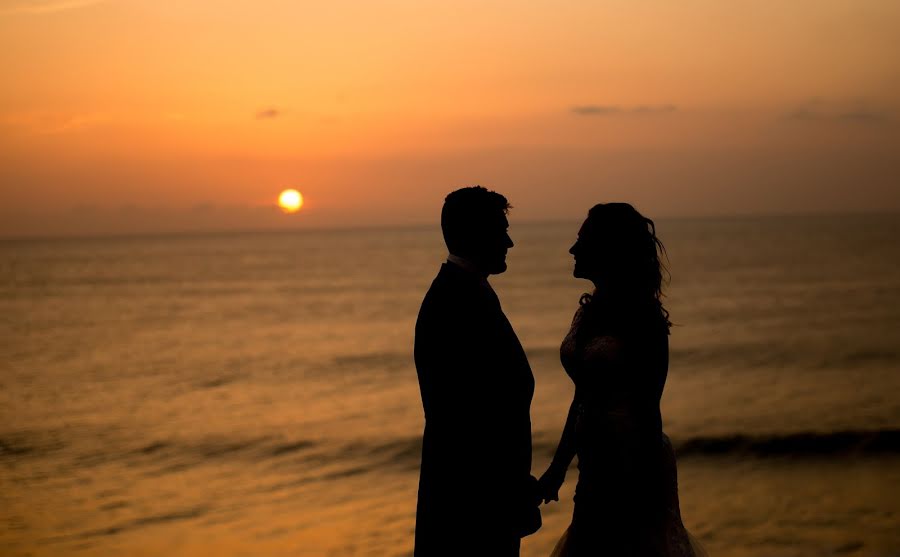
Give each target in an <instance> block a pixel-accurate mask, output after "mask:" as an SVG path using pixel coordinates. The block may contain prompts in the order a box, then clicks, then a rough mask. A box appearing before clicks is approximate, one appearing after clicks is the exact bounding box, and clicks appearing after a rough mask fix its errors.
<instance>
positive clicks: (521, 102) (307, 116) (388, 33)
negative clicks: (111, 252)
mask: <svg viewBox="0 0 900 557" xmlns="http://www.w3.org/2000/svg"><path fill="white" fill-rule="evenodd" d="M898 29H900V2H898V1H897V0H839V1H835V0H814V1H813V0H810V1H807V0H791V1H788V2H781V1H774V0H771V1H770V0H753V1H744V0H734V1H731V0H729V1H722V0H685V1H680V2H674V1H648V0H627V1H626V0H607V1H602V0H597V1H587V0H578V1H565V0H554V1H549V0H529V1H521V0H519V1H497V0H479V1H470V0H455V1H452V2H430V1H423V0H389V1H375V0H371V1H364V0H357V1H349V0H331V1H328V2H311V1H310V2H307V1H296V0H291V1H289V0H283V1H275V0H254V1H252V2H251V1H235V0H226V1H221V2H210V1H207V0H203V1H200V0H179V1H177V2H160V1H158V0H105V1H104V0H34V1H26V0H2V2H0V83H2V84H3V85H2V87H0V195H2V202H0V236H29V235H56V234H63V235H72V234H107V233H132V232H167V231H179V230H221V229H243V228H251V229H254V228H279V227H306V226H309V227H317V228H318V227H339V226H368V225H382V224H413V223H429V222H437V218H438V214H439V210H440V204H441V201H442V199H443V196H444V195H445V194H446V193H447V192H448V191H450V190H452V189H455V188H457V187H460V186H463V185H470V184H482V185H485V186H487V187H490V188H491V189H496V190H498V191H500V192H502V193H504V194H506V195H507V196H508V197H509V199H510V201H511V202H512V204H513V205H514V207H515V209H514V212H513V213H512V214H511V221H513V222H514V221H515V220H516V219H522V220H543V219H561V218H578V217H579V216H581V215H583V214H584V213H585V212H586V211H587V209H588V207H589V206H590V205H592V204H594V203H596V202H599V201H608V200H626V201H631V202H633V203H635V204H636V205H637V206H638V208H640V209H642V210H643V211H644V212H646V213H648V214H650V215H651V216H658V217H664V216H691V215H700V216H703V215H732V214H772V213H777V214H783V213H794V212H799V213H808V212H835V211H854V212H856V211H872V210H891V211H897V210H900V32H898ZM286 188H295V189H297V190H299V191H300V192H302V194H303V198H304V206H303V209H302V210H301V211H298V212H297V213H294V214H284V213H282V212H281V211H279V210H278V208H277V207H276V200H277V197H278V194H279V192H280V191H281V190H283V189H286Z"/></svg>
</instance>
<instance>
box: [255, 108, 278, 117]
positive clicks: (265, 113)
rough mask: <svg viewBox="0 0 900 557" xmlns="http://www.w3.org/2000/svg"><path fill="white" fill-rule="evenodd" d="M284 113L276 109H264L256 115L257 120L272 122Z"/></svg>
mask: <svg viewBox="0 0 900 557" xmlns="http://www.w3.org/2000/svg"><path fill="white" fill-rule="evenodd" d="M281 114H282V111H281V110H278V109H277V108H275V107H269V108H264V109H262V110H260V111H258V112H257V113H256V119H257V120H271V119H274V118H278V117H279V116H281Z"/></svg>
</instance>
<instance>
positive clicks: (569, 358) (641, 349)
mask: <svg viewBox="0 0 900 557" xmlns="http://www.w3.org/2000/svg"><path fill="white" fill-rule="evenodd" d="M592 311H594V312H596V313H597V314H602V312H600V311H599V310H597V309H596V308H594V309H593V310H592V308H591V307H590V304H585V305H582V306H581V307H580V308H579V309H578V311H577V312H576V313H575V317H574V319H573V322H572V327H571V328H570V330H569V333H568V334H567V335H566V337H565V339H564V340H563V343H562V346H561V349H560V357H561V360H562V363H563V367H564V368H565V370H566V372H567V373H568V374H569V376H570V377H571V378H572V380H573V381H574V383H575V388H576V394H575V402H574V405H573V409H574V411H575V412H576V422H575V447H576V454H577V456H578V471H579V477H578V484H577V487H576V492H575V510H574V513H573V519H572V523H571V525H570V526H569V528H568V529H567V530H566V532H565V534H563V536H562V538H561V539H560V540H559V542H558V543H557V545H556V547H555V549H554V550H553V553H552V557H705V556H706V555H707V554H706V552H705V551H704V550H703V549H702V547H701V546H700V544H699V543H698V542H697V540H696V539H694V538H693V537H692V536H691V535H690V534H689V533H688V531H687V530H686V529H685V527H684V524H683V523H682V520H681V511H680V508H679V502H678V479H677V471H676V465H675V453H674V451H673V449H672V444H671V443H670V442H669V438H668V437H667V436H666V435H665V434H664V433H663V432H662V420H661V417H660V414H659V400H660V397H661V395H662V389H663V386H664V385H665V376H666V370H667V368H668V336H667V334H666V332H665V330H663V329H657V330H655V331H653V330H650V329H647V328H646V327H635V326H629V325H625V326H622V324H621V320H619V319H615V320H611V319H609V317H608V316H603V315H599V316H598V315H596V314H595V313H591V318H590V319H586V318H585V316H586V313H588V312H592ZM586 321H589V322H590V323H589V325H587V326H586V325H585V322H586Z"/></svg>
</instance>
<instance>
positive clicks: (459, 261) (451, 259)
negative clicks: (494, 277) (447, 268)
mask: <svg viewBox="0 0 900 557" xmlns="http://www.w3.org/2000/svg"><path fill="white" fill-rule="evenodd" d="M447 262H448V263H452V264H454V265H456V266H457V267H459V268H460V269H462V270H463V271H465V272H467V273H470V274H472V275H475V276H477V277H478V278H479V279H480V280H481V281H483V282H485V283H486V282H487V273H485V272H484V271H482V270H481V269H479V268H478V266H477V265H475V264H474V263H472V261H470V260H469V259H466V258H465V257H460V256H458V255H454V254H452V253H451V254H450V255H448V256H447Z"/></svg>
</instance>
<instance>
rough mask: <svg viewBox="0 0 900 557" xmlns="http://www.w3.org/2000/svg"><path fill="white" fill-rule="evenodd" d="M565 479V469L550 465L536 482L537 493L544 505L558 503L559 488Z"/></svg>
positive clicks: (553, 464)
mask: <svg viewBox="0 0 900 557" xmlns="http://www.w3.org/2000/svg"><path fill="white" fill-rule="evenodd" d="M565 479H566V468H565V467H563V466H559V465H557V464H555V463H551V464H550V467H549V468H547V471H546V472H544V474H543V475H542V476H541V479H539V480H538V493H539V494H540V497H541V499H543V501H544V503H549V502H550V501H559V488H560V487H562V484H563V481H565Z"/></svg>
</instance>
